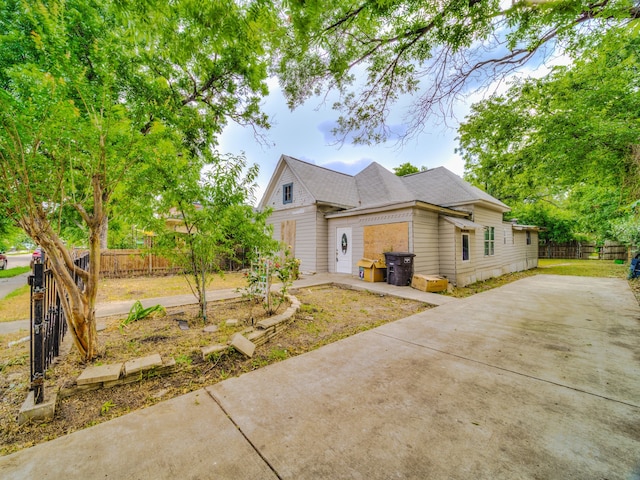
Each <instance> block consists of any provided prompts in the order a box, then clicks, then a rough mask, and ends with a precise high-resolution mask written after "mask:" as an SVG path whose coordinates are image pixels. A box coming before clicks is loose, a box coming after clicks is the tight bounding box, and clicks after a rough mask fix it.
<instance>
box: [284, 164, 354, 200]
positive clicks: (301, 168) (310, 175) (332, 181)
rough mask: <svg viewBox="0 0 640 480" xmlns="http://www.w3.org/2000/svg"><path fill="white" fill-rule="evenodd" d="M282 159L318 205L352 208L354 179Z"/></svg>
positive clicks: (333, 171) (315, 166)
mask: <svg viewBox="0 0 640 480" xmlns="http://www.w3.org/2000/svg"><path fill="white" fill-rule="evenodd" d="M282 159H283V160H284V162H285V163H286V164H287V165H289V167H290V168H291V170H292V171H293V173H294V174H295V175H296V177H298V179H299V180H300V181H301V182H302V183H303V184H304V186H305V188H306V189H307V190H308V191H309V193H310V194H311V195H312V196H313V198H315V199H316V202H319V203H330V204H337V205H343V206H349V207H354V206H356V205H358V195H357V189H356V185H355V180H354V177H352V176H351V175H347V174H346V173H340V172H336V171H335V170H329V169H328V168H324V167H319V166H318V165H314V164H312V163H307V162H303V161H302V160H298V159H296V158H293V157H289V156H287V155H283V156H282Z"/></svg>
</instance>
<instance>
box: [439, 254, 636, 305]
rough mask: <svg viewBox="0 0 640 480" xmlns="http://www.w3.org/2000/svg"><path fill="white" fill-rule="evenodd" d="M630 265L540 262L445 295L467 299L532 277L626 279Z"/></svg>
mask: <svg viewBox="0 0 640 480" xmlns="http://www.w3.org/2000/svg"><path fill="white" fill-rule="evenodd" d="M628 268H629V266H628V265H618V264H615V263H614V262H613V260H575V259H548V258H543V259H540V260H538V268H534V269H533V270H526V271H524V272H515V273H508V274H506V275H502V276H500V277H496V278H490V279H488V280H485V281H482V282H476V283H472V284H470V285H467V286H466V287H459V288H455V289H454V290H453V292H451V293H443V295H449V296H453V297H456V298H465V297H469V296H471V295H475V294H476V293H480V292H484V291H486V290H491V289H493V288H497V287H501V286H502V285H506V284H508V283H511V282H515V281H516V280H520V279H521V278H526V277H530V276H532V275H575V276H579V277H604V278H626V275H627V271H628Z"/></svg>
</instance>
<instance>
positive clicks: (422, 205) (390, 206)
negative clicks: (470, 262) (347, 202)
mask: <svg viewBox="0 0 640 480" xmlns="http://www.w3.org/2000/svg"><path fill="white" fill-rule="evenodd" d="M403 208H419V209H421V210H428V211H431V212H437V213H440V214H443V215H453V216H457V217H468V216H469V212H466V211H462V210H454V209H451V208H447V207H441V206H440V205H433V204H431V203H426V202H421V201H418V200H412V201H409V202H396V203H387V204H382V205H374V206H369V207H358V208H351V209H349V210H345V211H342V212H335V213H327V214H326V215H325V217H326V218H339V217H351V216H355V215H367V214H371V213H380V212H389V211H392V210H401V209H403Z"/></svg>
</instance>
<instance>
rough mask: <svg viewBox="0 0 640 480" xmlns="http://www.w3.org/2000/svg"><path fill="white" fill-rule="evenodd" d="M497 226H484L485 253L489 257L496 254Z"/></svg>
mask: <svg viewBox="0 0 640 480" xmlns="http://www.w3.org/2000/svg"><path fill="white" fill-rule="evenodd" d="M495 234H496V229H495V227H484V255H485V257H488V256H490V255H494V254H495V238H496V237H495Z"/></svg>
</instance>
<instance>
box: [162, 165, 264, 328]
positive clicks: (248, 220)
mask: <svg viewBox="0 0 640 480" xmlns="http://www.w3.org/2000/svg"><path fill="white" fill-rule="evenodd" d="M245 167H246V160H245V159H244V157H238V156H231V155H228V156H220V155H214V156H213V158H210V159H209V160H208V161H207V162H206V163H205V164H204V172H203V174H202V175H201V176H200V175H197V172H195V173H196V174H195V175H194V172H193V171H184V172H182V173H180V172H176V173H175V174H173V175H171V176H170V177H169V178H166V179H165V181H163V182H161V185H162V188H163V190H164V191H163V194H162V195H159V196H158V197H156V198H157V203H155V205H156V206H155V210H156V211H157V212H165V215H160V216H159V222H156V228H155V229H156V231H158V232H160V235H159V237H158V238H157V244H158V249H159V251H160V252H161V253H162V254H164V255H165V256H166V257H168V258H172V259H173V260H174V261H175V262H176V263H177V264H178V265H179V266H180V267H181V268H182V269H183V271H184V273H185V276H186V278H187V280H188V281H189V285H190V286H191V289H192V291H193V293H194V295H195V296H196V298H197V299H198V304H199V308H200V317H201V318H202V319H203V321H204V322H205V323H206V322H207V297H206V287H207V285H208V284H209V282H210V279H211V278H212V277H213V275H215V274H222V266H221V263H220V262H221V260H222V259H225V258H226V259H235V258H237V256H238V253H241V252H243V251H244V250H245V249H249V252H248V253H249V255H248V256H249V257H251V253H252V252H251V249H252V248H254V247H256V248H258V247H261V249H262V250H264V249H266V250H275V249H277V243H276V242H275V241H274V240H273V239H272V238H271V235H270V231H269V229H268V228H267V225H266V219H267V217H268V216H269V214H270V212H269V211H264V212H258V211H256V210H254V209H253V208H252V207H251V206H250V205H249V203H250V201H251V200H252V199H253V192H254V189H255V179H256V178H257V175H258V166H257V165H253V166H251V167H249V168H248V169H247V171H246V172H245ZM166 214H170V217H168V216H167V215H166ZM168 221H171V223H167V222H168ZM159 223H164V224H163V225H160V224H159Z"/></svg>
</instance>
